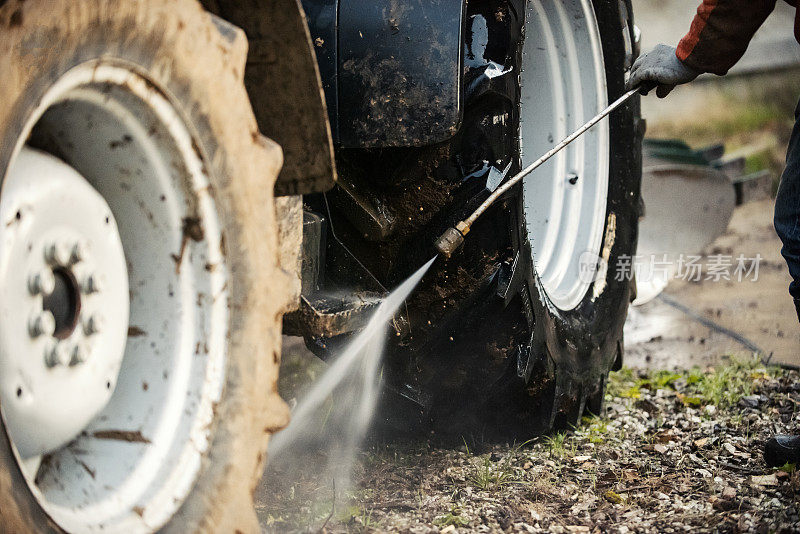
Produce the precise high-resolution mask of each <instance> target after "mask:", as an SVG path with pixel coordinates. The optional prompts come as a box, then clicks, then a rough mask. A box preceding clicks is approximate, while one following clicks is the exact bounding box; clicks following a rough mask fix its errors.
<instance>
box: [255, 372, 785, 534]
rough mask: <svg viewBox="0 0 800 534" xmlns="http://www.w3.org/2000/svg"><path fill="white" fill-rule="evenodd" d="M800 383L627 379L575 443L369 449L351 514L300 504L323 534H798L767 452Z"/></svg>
mask: <svg viewBox="0 0 800 534" xmlns="http://www.w3.org/2000/svg"><path fill="white" fill-rule="evenodd" d="M798 378H799V377H798V373H797V372H795V371H786V370H782V369H779V368H774V367H769V368H768V367H764V366H763V365H761V364H760V363H759V362H757V361H753V362H745V363H742V362H730V363H728V364H726V365H724V366H722V367H718V368H716V369H713V368H709V369H693V370H687V371H676V372H667V371H634V370H630V369H623V370H622V371H620V372H618V373H612V377H611V380H610V382H609V387H608V392H607V395H606V409H605V413H604V415H603V416H602V417H595V418H585V419H584V420H583V422H582V424H581V425H580V426H579V427H578V428H576V429H575V430H574V431H573V432H568V433H560V434H556V435H553V436H550V437H542V438H537V439H536V440H533V441H530V442H526V443H521V444H511V445H497V444H494V445H487V444H482V445H470V444H469V443H468V442H465V443H464V444H463V445H462V446H461V447H458V448H442V447H435V446H433V445H431V444H430V440H426V441H419V442H409V443H403V444H381V445H372V446H370V447H368V448H366V450H364V451H363V452H362V453H361V457H360V461H359V465H358V467H357V468H356V474H355V477H354V478H355V480H356V484H355V489H353V490H351V493H352V499H351V501H350V502H348V503H343V502H341V501H342V499H341V498H340V499H339V501H340V502H339V503H338V504H336V506H335V509H334V511H333V513H331V511H330V510H331V505H332V504H333V503H331V502H319V501H317V502H316V503H315V504H314V505H313V507H312V506H311V505H309V506H308V507H304V506H303V505H302V503H294V504H295V505H300V508H302V510H303V511H304V512H305V513H307V514H310V515H316V521H314V522H311V523H313V524H314V527H313V531H317V530H318V529H319V531H321V532H322V531H324V532H351V531H352V532H364V531H366V532H373V531H374V532H381V531H399V532H411V533H427V532H450V533H454V532H500V531H504V532H619V533H625V532H683V531H692V532H695V531H700V532H717V531H718V532H797V531H800V516H799V515H798V513H799V512H798V508H797V496H798V495H799V494H800V493H798V491H800V474H798V473H797V472H795V471H794V466H791V465H787V466H784V467H783V468H782V469H778V470H775V469H770V468H768V467H766V465H765V464H764V462H763V459H762V457H761V450H762V445H763V442H764V441H765V439H766V438H767V437H768V436H770V435H772V434H773V433H775V432H787V431H791V430H793V429H794V428H795V424H796V423H795V421H796V415H795V407H796V406H797V404H798V402H799V401H800V383H798ZM479 448H480V449H482V450H478V449H479ZM312 508H313V512H312V510H311V509H312ZM310 515H309V516H307V517H310ZM325 519H327V522H325ZM288 521H289V520H288V518H287V517H281V516H280V515H276V516H270V520H269V525H270V526H269V528H268V530H277V531H286V530H298V528H297V526H296V525H294V526H290V524H289V522H288ZM311 523H309V524H311ZM323 523H324V526H323V527H322V528H321V525H322V524H323ZM307 529H308V527H301V528H299V530H301V531H302V530H307Z"/></svg>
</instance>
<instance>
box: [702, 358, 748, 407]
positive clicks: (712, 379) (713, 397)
mask: <svg viewBox="0 0 800 534" xmlns="http://www.w3.org/2000/svg"><path fill="white" fill-rule="evenodd" d="M759 366H761V362H760V360H758V359H756V358H752V359H750V360H745V361H739V360H735V359H731V363H730V364H729V365H726V366H722V367H717V368H714V369H712V370H710V371H708V372H705V373H703V375H702V376H701V377H700V379H699V380H697V381H696V382H695V383H694V384H692V385H691V386H689V388H688V389H690V390H694V391H696V393H697V397H699V398H700V400H701V402H702V403H703V404H713V405H714V406H717V407H719V408H725V407H728V406H733V405H735V404H736V403H737V402H739V399H741V398H742V397H744V396H745V395H750V394H751V393H752V392H753V378H752V376H751V375H752V373H753V371H754V370H755V369H757V368H758V367H759Z"/></svg>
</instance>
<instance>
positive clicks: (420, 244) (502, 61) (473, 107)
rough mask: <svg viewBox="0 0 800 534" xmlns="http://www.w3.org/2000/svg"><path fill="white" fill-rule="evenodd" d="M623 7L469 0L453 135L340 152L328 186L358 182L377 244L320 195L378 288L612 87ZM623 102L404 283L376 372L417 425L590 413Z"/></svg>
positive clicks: (605, 318)
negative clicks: (388, 221) (398, 321)
mask: <svg viewBox="0 0 800 534" xmlns="http://www.w3.org/2000/svg"><path fill="white" fill-rule="evenodd" d="M629 8H630V3H629V2H625V1H624V0H622V1H620V0H611V1H608V0H594V1H593V0H568V1H559V0H529V1H523V0H486V1H476V2H470V3H469V5H468V7H467V17H468V18H467V31H466V38H465V43H464V58H465V68H464V72H465V75H464V86H465V91H466V94H465V101H464V110H465V112H464V120H463V123H462V125H461V128H460V130H459V132H458V134H457V135H456V136H455V137H454V138H453V139H452V140H449V141H447V142H445V143H442V144H441V145H438V146H434V147H426V148H422V149H396V150H383V151H380V152H379V151H358V150H340V151H339V153H338V160H337V165H338V168H339V170H340V177H341V180H346V179H347V178H348V175H353V176H356V177H369V178H370V179H371V180H372V183H373V184H374V186H375V188H376V191H377V192H378V193H377V194H378V196H379V198H380V200H381V204H382V206H383V207H384V208H385V209H386V210H387V211H388V212H389V213H391V215H392V219H393V220H394V221H396V224H395V226H394V227H393V233H392V234H391V235H390V236H389V237H388V238H387V239H384V240H382V241H375V242H368V241H365V240H364V239H363V234H359V233H358V231H357V230H351V229H349V228H348V226H347V225H346V224H345V222H343V221H346V220H347V219H348V217H349V214H348V213H347V212H346V211H345V210H341V211H338V212H337V210H336V207H335V197H334V208H333V210H332V213H331V221H332V222H334V223H335V224H336V225H337V231H338V232H339V236H340V237H341V236H345V237H344V240H345V242H346V244H347V246H348V248H349V249H350V250H352V251H353V252H354V253H355V254H357V255H358V257H359V259H360V261H362V262H363V263H364V264H365V265H366V266H367V267H368V268H369V269H370V270H371V271H372V272H373V273H375V275H376V276H377V277H378V278H380V279H381V281H382V283H383V285H384V286H386V287H392V286H394V285H396V284H397V283H398V282H399V281H400V280H402V279H403V278H404V277H405V276H407V275H408V274H410V273H411V272H413V270H414V268H415V266H417V265H419V264H422V263H424V262H425V261H426V260H427V259H429V258H430V256H431V255H432V254H433V251H432V243H433V242H434V240H435V239H436V238H437V237H438V236H439V235H440V234H441V233H442V231H443V230H444V229H446V228H448V227H450V226H453V225H454V224H455V223H456V222H457V221H459V220H461V219H463V218H464V217H465V216H467V215H469V213H471V212H472V210H474V209H475V208H476V207H477V206H478V205H479V204H480V203H481V202H482V201H483V200H484V199H485V198H486V197H487V196H488V195H489V194H490V193H491V192H492V191H494V189H496V188H497V187H498V185H499V184H500V183H501V182H502V180H503V178H504V177H509V176H512V175H513V174H514V173H515V172H517V171H518V170H519V169H521V168H522V167H523V166H525V165H527V164H529V163H531V162H532V161H533V160H535V159H536V158H537V157H538V156H539V155H541V154H543V153H544V152H546V151H547V150H548V149H549V148H550V147H552V146H553V145H555V144H556V143H557V142H558V141H559V140H560V139H561V138H563V137H565V136H566V135H567V134H569V133H570V132H571V131H573V130H574V129H577V127H578V126H580V125H581V124H583V123H584V122H585V121H587V120H588V119H589V118H591V117H593V116H594V115H595V114H596V113H597V112H599V111H600V110H601V109H603V108H604V107H605V106H606V105H607V103H608V102H610V101H612V100H614V99H616V98H617V97H619V96H620V95H621V94H622V93H623V92H624V85H625V72H626V69H627V68H628V67H629V66H630V63H631V62H632V60H633V59H634V58H633V55H634V46H633V24H632V21H631V20H630V18H629ZM638 113H639V112H638V101H632V102H630V103H628V104H626V105H624V106H622V107H621V108H620V109H619V110H618V111H616V112H615V113H614V114H613V115H612V116H611V117H610V118H609V119H608V120H606V121H603V122H601V123H600V124H599V125H598V126H596V127H595V128H594V129H593V130H591V131H590V132H589V133H588V134H586V135H585V136H583V137H582V138H580V140H578V141H576V142H575V143H574V144H573V145H571V146H570V147H569V148H567V150H565V151H564V152H562V153H560V154H559V155H557V156H556V157H555V158H553V160H551V161H550V162H548V164H546V165H545V166H543V167H542V168H540V169H538V170H537V171H536V172H535V173H533V174H532V175H531V176H529V177H527V178H526V179H525V181H524V184H522V185H521V186H520V187H518V188H516V189H515V190H513V191H512V192H511V194H508V195H507V196H505V197H503V198H502V199H501V200H500V201H499V202H497V203H496V205H494V206H493V207H491V208H490V209H489V210H487V211H486V213H485V214H484V215H483V217H482V218H481V219H479V220H478V221H477V223H476V224H475V225H473V227H472V229H471V232H470V234H469V235H468V236H467V238H466V241H465V244H464V246H463V247H462V248H461V249H460V250H459V251H458V252H457V253H456V254H455V255H454V256H453V257H452V258H451V259H450V260H449V261H443V260H441V259H440V261H439V262H437V263H436V264H435V265H434V268H432V269H431V271H430V272H429V274H428V275H427V277H426V279H424V280H423V282H422V283H421V284H420V286H419V288H418V290H417V292H416V293H415V295H414V296H413V297H412V298H411V299H410V300H409V302H408V305H407V310H408V325H409V326H408V328H406V329H405V331H403V332H400V333H399V334H398V335H397V336H393V338H394V339H393V340H394V341H395V343H394V345H393V346H392V347H390V349H389V355H388V357H387V364H386V365H387V372H386V373H385V374H384V376H385V377H387V380H388V381H389V383H391V384H392V385H393V386H394V389H396V390H399V391H401V392H402V396H403V397H405V398H412V399H414V400H416V401H417V402H418V404H419V405H421V406H422V407H423V410H422V416H423V423H424V424H426V425H431V426H432V428H434V429H438V430H441V431H445V432H448V431H449V432H455V433H459V434H463V433H464V432H470V433H476V434H478V435H483V436H489V435H493V434H497V435H503V436H508V435H515V436H530V435H532V434H536V433H541V432H547V431H550V430H552V429H558V428H566V427H569V426H570V425H574V424H576V423H577V422H578V421H579V419H580V416H581V414H582V413H583V412H584V409H585V408H586V407H587V406H588V407H589V408H590V409H591V410H594V411H599V410H600V406H601V404H602V398H603V391H604V384H605V380H606V376H607V374H608V372H609V370H610V369H611V367H612V366H613V365H614V363H615V362H618V361H619V359H620V358H621V350H622V326H623V323H624V321H625V317H626V313H627V308H628V304H629V301H630V294H631V285H630V279H629V277H621V278H620V277H618V276H617V273H616V272H615V269H614V267H613V266H615V265H616V264H617V261H618V260H619V259H621V258H624V257H625V256H626V255H632V254H634V253H635V248H636V238H637V221H638V209H639V208H638V202H639V184H640V177H641V162H640V145H639V143H640V140H641V137H640V133H639V131H638V130H639V129H640V128H639V122H638V121H639V119H638ZM361 179H362V181H363V180H364V178H361ZM356 223H357V221H356V222H353V226H354V227H357V226H358V225H357V224H356ZM395 412H396V410H395Z"/></svg>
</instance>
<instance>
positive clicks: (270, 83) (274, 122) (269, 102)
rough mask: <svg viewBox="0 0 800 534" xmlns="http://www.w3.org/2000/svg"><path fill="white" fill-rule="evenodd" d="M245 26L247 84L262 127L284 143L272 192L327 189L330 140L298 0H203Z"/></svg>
mask: <svg viewBox="0 0 800 534" xmlns="http://www.w3.org/2000/svg"><path fill="white" fill-rule="evenodd" d="M202 4H203V6H204V7H205V8H206V9H207V10H208V11H210V12H211V13H213V14H214V15H217V16H218V17H220V18H221V19H224V20H225V21H227V22H229V23H231V24H234V25H235V26H238V27H239V28H241V29H242V30H244V32H245V34H246V35H247V40H248V43H249V51H248V54H247V66H246V68H245V73H244V81H245V87H246V88H247V93H248V95H249V97H250V102H251V104H252V106H253V112H254V113H255V116H256V120H257V121H258V126H259V129H260V130H261V132H262V133H263V134H264V135H266V136H267V137H269V138H271V139H273V140H274V141H276V142H277V143H278V144H279V145H280V146H281V148H283V158H284V163H283V169H282V170H281V172H280V174H279V175H278V180H277V182H276V183H275V195H276V196H288V195H305V194H309V193H317V192H322V191H327V190H328V189H330V188H331V187H333V184H334V183H335V181H336V167H335V164H334V159H333V141H332V137H331V128H330V124H329V123H328V113H327V109H326V104H325V98H324V96H323V93H322V83H321V81H320V74H319V70H318V67H317V62H316V59H315V56H314V51H313V45H312V42H311V36H310V34H309V31H308V26H307V24H306V18H305V14H304V12H303V8H302V7H301V5H300V1H299V0H202Z"/></svg>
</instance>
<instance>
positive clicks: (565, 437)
mask: <svg viewBox="0 0 800 534" xmlns="http://www.w3.org/2000/svg"><path fill="white" fill-rule="evenodd" d="M545 444H546V445H547V448H548V450H549V452H550V456H555V457H556V458H563V457H565V456H568V455H569V454H571V453H574V452H575V444H574V443H573V442H572V439H571V438H570V436H569V434H568V433H567V432H556V433H555V434H553V435H552V436H549V437H547V438H545Z"/></svg>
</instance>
